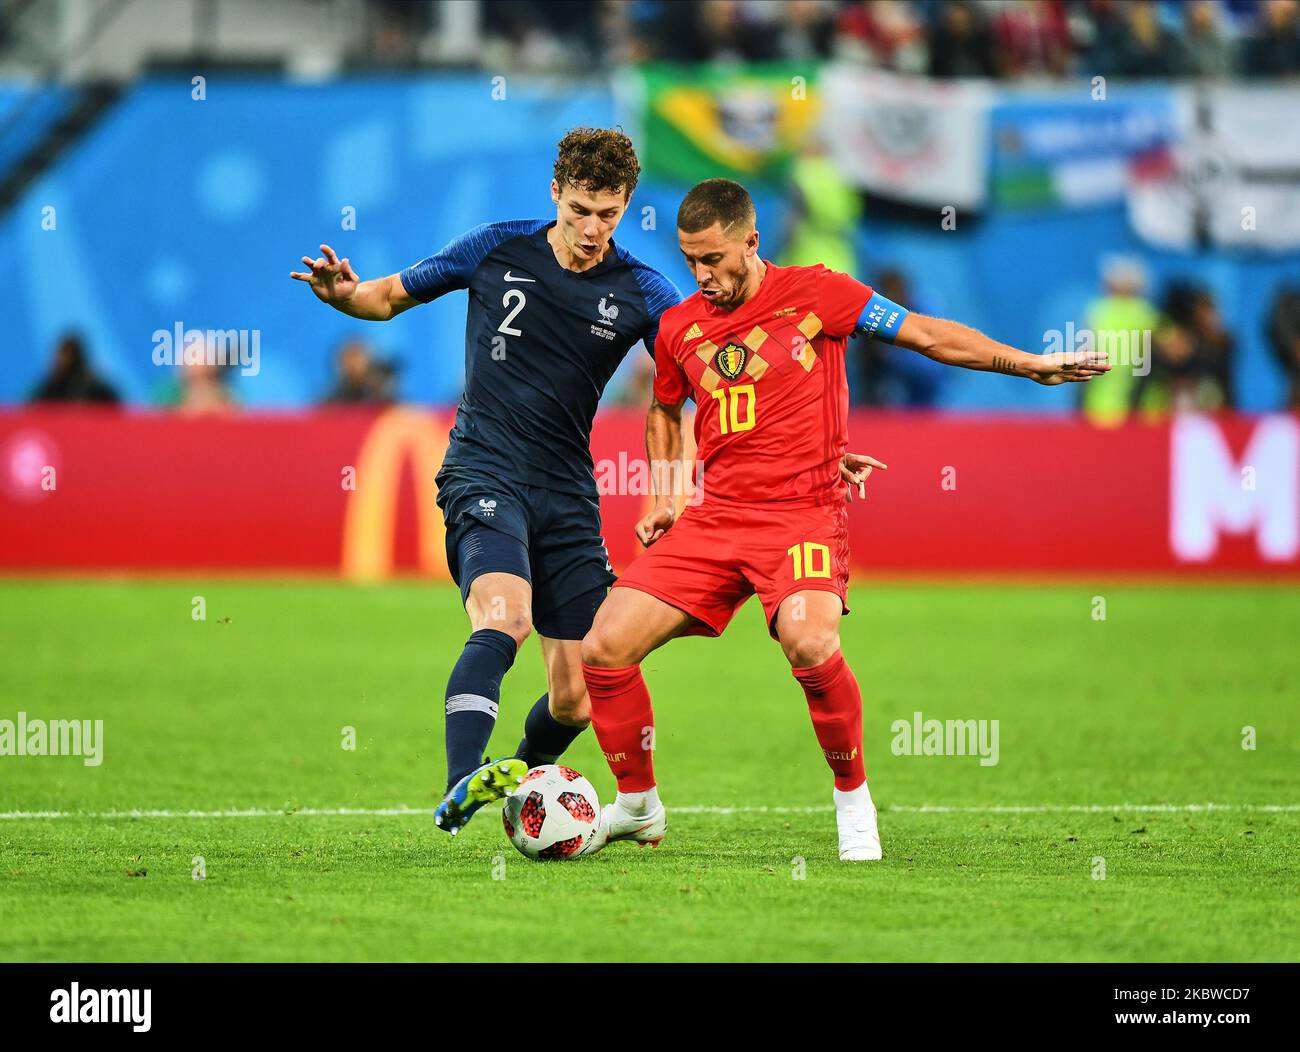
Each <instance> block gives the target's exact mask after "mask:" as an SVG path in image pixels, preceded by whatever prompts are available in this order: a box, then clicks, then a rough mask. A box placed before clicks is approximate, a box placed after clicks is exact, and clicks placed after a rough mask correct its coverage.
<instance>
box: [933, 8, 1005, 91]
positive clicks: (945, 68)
mask: <svg viewBox="0 0 1300 1052" xmlns="http://www.w3.org/2000/svg"><path fill="white" fill-rule="evenodd" d="M929 52H930V76H932V77H940V78H944V79H948V78H957V77H985V78H993V77H995V76H997V72H998V67H997V61H996V58H995V55H994V47H993V34H992V33H991V32H990V30H989V26H988V23H987V21H985V19H984V15H983V13H982V12H981V11H980V10H979V9H978V8H976V6H975V5H974V4H973V3H968V2H967V0H956V2H954V3H948V4H944V5H943V7H942V9H941V10H940V11H939V12H938V16H937V17H936V18H935V19H934V21H933V22H932V23H931V29H930V44H929Z"/></svg>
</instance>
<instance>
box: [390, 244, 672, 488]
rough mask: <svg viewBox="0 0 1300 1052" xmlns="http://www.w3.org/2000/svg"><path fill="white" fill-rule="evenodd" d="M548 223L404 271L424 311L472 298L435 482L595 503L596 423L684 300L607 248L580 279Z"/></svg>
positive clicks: (453, 248) (459, 247) (456, 248)
mask: <svg viewBox="0 0 1300 1052" xmlns="http://www.w3.org/2000/svg"><path fill="white" fill-rule="evenodd" d="M554 224H555V221H554V220H545V219H525V220H513V221H510V222H505V223H486V224H484V225H483V226H479V227H475V228H474V229H473V230H471V231H469V232H468V233H466V234H462V235H461V236H460V237H458V238H456V239H455V240H454V241H452V242H451V244H449V245H448V246H447V247H446V248H444V249H443V250H442V251H441V252H439V253H438V254H437V255H436V256H430V257H429V258H428V259H425V260H421V261H420V262H419V263H416V264H415V265H414V266H411V267H407V268H406V269H405V270H403V271H402V272H401V275H400V277H401V280H402V284H403V285H404V286H405V287H406V291H407V292H409V293H410V294H411V295H412V296H414V297H415V298H416V299H418V300H420V301H421V302H423V303H427V302H429V300H432V299H435V298H436V297H438V296H441V295H443V293H446V292H451V291H452V290H453V289H468V290H469V312H468V316H467V318H466V322H465V393H464V395H463V396H462V397H461V400H460V407H459V408H458V409H457V410H456V424H455V426H454V427H453V428H452V431H451V443H450V445H449V447H448V449H447V456H446V459H445V460H444V461H443V471H442V472H441V473H440V478H441V477H444V476H445V475H446V473H448V472H459V471H462V470H464V471H468V472H474V473H477V474H488V475H495V476H498V477H500V478H503V479H506V480H511V481H515V482H519V483H524V484H526V485H531V486H539V487H544V488H548V489H553V490H557V491H560V492H566V493H580V494H583V495H585V496H589V497H595V496H596V483H595V479H594V478H593V475H592V463H591V422H592V418H593V417H594V416H595V415H596V404H597V403H598V402H599V401H600V396H601V393H602V392H603V391H604V390H605V385H606V384H607V383H609V378H610V377H611V376H613V375H614V370H615V369H616V368H617V367H618V364H619V362H621V361H622V360H623V357H624V356H625V355H626V354H627V352H628V350H629V349H630V348H631V347H632V346H633V345H634V344H636V342H637V341H638V340H644V341H645V345H646V348H647V350H649V351H650V353H651V355H653V354H654V339H655V335H656V334H657V333H658V331H659V315H660V314H662V313H663V312H664V311H665V310H667V309H668V308H669V307H671V306H673V305H674V304H676V303H679V302H680V301H681V298H682V297H681V293H679V292H678V291H677V289H676V287H675V286H674V285H673V283H672V282H671V281H669V280H668V279H667V278H665V277H664V276H663V275H662V274H660V273H659V272H658V271H657V270H654V269H652V268H651V267H649V266H647V265H646V264H645V263H642V262H641V261H640V260H639V259H637V258H636V257H635V256H633V255H631V254H630V253H629V252H626V251H624V250H623V249H621V248H619V247H618V246H617V245H613V246H612V247H611V249H610V251H609V253H608V254H607V255H606V256H605V258H604V259H603V260H601V262H600V263H598V264H597V265H596V266H594V267H592V268H590V269H589V270H585V271H582V272H581V273H578V272H576V271H572V270H567V269H565V268H564V267H562V266H560V263H559V261H558V260H557V259H556V258H555V253H554V252H553V251H552V249H551V246H550V243H549V242H548V241H547V240H546V233H547V230H548V229H549V228H550V227H552V226H554Z"/></svg>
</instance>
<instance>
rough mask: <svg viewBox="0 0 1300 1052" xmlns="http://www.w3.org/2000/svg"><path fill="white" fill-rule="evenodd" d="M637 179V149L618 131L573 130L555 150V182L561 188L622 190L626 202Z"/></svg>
mask: <svg viewBox="0 0 1300 1052" xmlns="http://www.w3.org/2000/svg"><path fill="white" fill-rule="evenodd" d="M640 175H641V162H640V161H638V160H637V159H636V148H635V147H633V145H632V140H631V139H629V138H628V137H627V136H626V135H624V134H623V130H622V129H621V128H574V129H573V130H572V131H571V132H569V133H568V134H567V135H566V136H565V137H564V138H563V139H561V140H560V145H559V146H558V147H557V148H556V154H555V181H556V182H557V183H559V184H560V186H561V188H563V187H564V186H566V185H567V186H576V187H581V188H582V189H584V190H588V191H590V192H591V193H598V192H600V191H602V190H609V191H618V190H621V191H623V198H624V200H626V199H627V198H629V197H631V196H632V191H633V190H634V189H635V188H636V181H637V179H638V178H639V177H640Z"/></svg>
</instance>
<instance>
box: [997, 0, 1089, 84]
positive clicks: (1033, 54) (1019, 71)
mask: <svg viewBox="0 0 1300 1052" xmlns="http://www.w3.org/2000/svg"><path fill="white" fill-rule="evenodd" d="M993 35H994V38H995V39H996V41H997V48H998V59H999V65H1000V66H1001V69H1002V73H1003V75H1004V76H1007V77H1018V76H1023V75H1024V74H1026V73H1051V74H1053V75H1055V76H1058V77H1059V76H1062V75H1063V74H1064V73H1065V72H1066V70H1067V66H1068V60H1069V56H1070V50H1071V45H1070V28H1069V23H1068V22H1067V21H1066V17H1065V8H1064V6H1063V5H1062V4H1061V3H1060V0H1011V2H1009V3H1007V4H1005V5H1003V6H1002V7H1001V9H1000V10H999V11H998V13H997V15H996V16H995V17H994V20H993Z"/></svg>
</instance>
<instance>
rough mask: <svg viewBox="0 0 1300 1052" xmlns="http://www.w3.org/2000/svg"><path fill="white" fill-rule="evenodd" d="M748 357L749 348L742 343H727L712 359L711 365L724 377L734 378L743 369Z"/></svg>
mask: <svg viewBox="0 0 1300 1052" xmlns="http://www.w3.org/2000/svg"><path fill="white" fill-rule="evenodd" d="M748 358H749V348H748V347H746V346H745V345H744V344H743V343H727V344H724V345H723V347H722V349H721V350H720V351H718V353H717V356H716V357H715V358H714V359H713V367H714V368H715V369H717V370H718V372H719V373H721V374H722V376H723V378H724V379H727V380H734V379H735V378H736V377H737V376H739V375H740V374H741V373H742V372H744V371H745V362H746V361H747V360H748Z"/></svg>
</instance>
